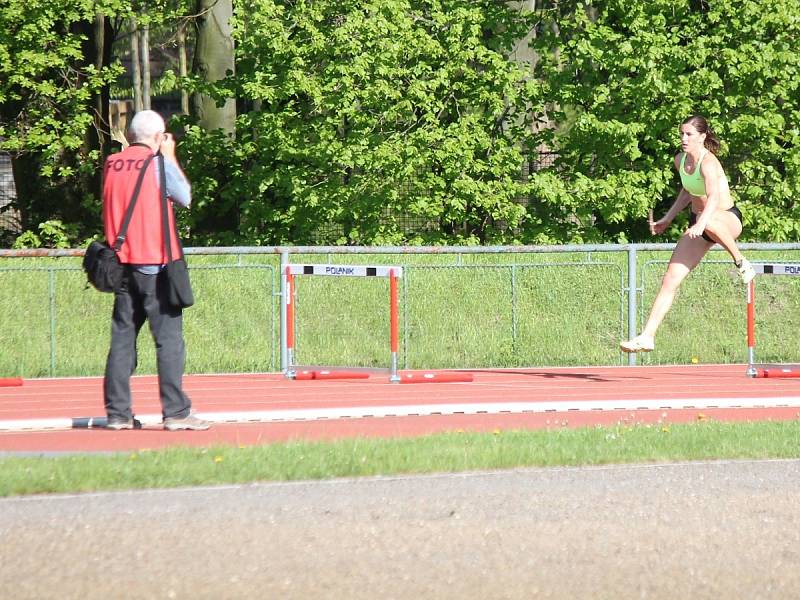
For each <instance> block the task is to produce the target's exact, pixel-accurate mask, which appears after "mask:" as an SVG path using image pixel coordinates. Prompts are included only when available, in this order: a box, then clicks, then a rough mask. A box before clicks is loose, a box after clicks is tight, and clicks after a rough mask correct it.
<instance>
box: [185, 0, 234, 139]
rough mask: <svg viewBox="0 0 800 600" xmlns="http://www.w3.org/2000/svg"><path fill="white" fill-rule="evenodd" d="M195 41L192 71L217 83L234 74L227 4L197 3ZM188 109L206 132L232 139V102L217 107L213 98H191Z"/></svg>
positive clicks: (218, 1) (211, 0) (200, 0)
mask: <svg viewBox="0 0 800 600" xmlns="http://www.w3.org/2000/svg"><path fill="white" fill-rule="evenodd" d="M197 13H198V14H199V15H201V16H200V17H199V18H198V19H197V41H196V45H195V53H194V65H193V66H192V71H193V73H195V74H196V75H199V76H200V77H201V78H202V79H204V80H205V81H209V82H214V81H218V80H220V79H223V78H224V77H226V76H227V75H228V74H229V72H230V73H231V74H232V73H233V72H234V61H233V38H232V37H231V26H230V19H231V16H232V15H233V5H232V1H231V0H197ZM192 109H193V111H194V115H195V116H196V117H197V119H198V123H199V124H200V126H201V127H203V128H204V129H206V130H209V131H211V130H214V129H222V130H223V131H225V132H227V133H228V134H229V135H231V136H233V135H234V132H235V122H236V102H235V101H234V100H233V99H232V98H229V99H228V100H226V101H225V103H224V104H223V105H222V106H221V107H219V106H217V103H216V101H215V100H214V99H213V98H210V97H208V96H205V95H203V94H194V96H193V99H192Z"/></svg>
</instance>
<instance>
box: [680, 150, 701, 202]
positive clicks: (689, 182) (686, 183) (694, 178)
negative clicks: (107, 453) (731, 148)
mask: <svg viewBox="0 0 800 600" xmlns="http://www.w3.org/2000/svg"><path fill="white" fill-rule="evenodd" d="M706 152H708V151H707V150H703V153H702V154H701V155H700V160H698V161H697V164H696V165H695V167H694V173H687V172H686V169H685V168H684V166H683V165H684V163H685V162H686V153H685V152H684V153H683V156H681V167H680V169H678V172H679V173H680V175H681V185H683V189H685V190H686V191H687V192H689V193H690V194H691V195H692V196H705V195H706V180H705V179H704V178H703V173H702V171H701V170H700V163H702V162H703V158H704V157H705V155H706Z"/></svg>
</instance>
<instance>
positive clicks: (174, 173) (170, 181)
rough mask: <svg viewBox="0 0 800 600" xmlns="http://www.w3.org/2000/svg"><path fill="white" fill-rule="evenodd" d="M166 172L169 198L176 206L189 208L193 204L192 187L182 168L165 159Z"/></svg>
mask: <svg viewBox="0 0 800 600" xmlns="http://www.w3.org/2000/svg"><path fill="white" fill-rule="evenodd" d="M158 167H159V165H158V163H156V177H158V176H159V173H158ZM164 171H166V177H167V196H168V197H169V199H170V200H172V201H173V202H174V203H175V204H179V205H180V206H183V207H184V208H188V207H189V205H190V204H191V203H192V186H191V185H190V184H189V180H188V179H186V176H185V175H184V174H183V171H181V169H180V167H178V165H176V164H175V163H174V162H172V161H171V160H167V159H166V158H165V159H164Z"/></svg>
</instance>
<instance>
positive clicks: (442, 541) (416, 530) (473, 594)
mask: <svg viewBox="0 0 800 600" xmlns="http://www.w3.org/2000/svg"><path fill="white" fill-rule="evenodd" d="M798 492H800V461H798V460H787V461H733V462H730V461H728V462H710V463H685V464H665V465H639V466H609V467H591V468H557V469H524V470H516V471H505V472H489V473H467V474H447V475H434V476H420V477H397V478H373V479H361V480H335V481H328V482H300V483H267V484H256V485H245V486H226V487H213V488H200V489H198V488H192V489H178V490H163V491H141V492H120V493H99V494H82V495H60V496H37V497H23V498H9V499H4V500H0V541H2V544H0V590H2V592H0V596H2V597H4V598H15V599H17V600H21V599H23V598H37V599H41V598H59V599H66V598H76V599H77V598H81V599H93V598H97V599H107V598H148V599H150V598H215V599H216V598H281V599H284V598H286V599H292V598H297V599H304V600H305V599H311V598H314V599H316V598H337V599H338V598H342V599H361V598H363V599H373V598H380V599H392V598H395V599H398V600H401V599H403V600H405V599H409V600H420V599H426V598H435V599H449V598H453V599H456V598H458V599H460V600H464V599H472V598H474V599H487V598H520V599H522V598H526V599H527V598H580V599H584V598H603V599H605V598H608V599H619V598H665V599H666V598H669V599H675V598H692V599H701V598H708V599H715V600H717V599H720V598H725V599H736V598H742V599H748V600H755V599H758V598H765V599H778V598H780V599H783V598H786V599H790V598H791V599H795V598H797V597H798V594H800V502H798V498H799V497H800V495H799V494H798Z"/></svg>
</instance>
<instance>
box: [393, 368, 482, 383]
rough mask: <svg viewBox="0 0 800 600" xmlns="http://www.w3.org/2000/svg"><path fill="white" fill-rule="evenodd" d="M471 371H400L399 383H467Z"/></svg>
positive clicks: (470, 377) (470, 376)
mask: <svg viewBox="0 0 800 600" xmlns="http://www.w3.org/2000/svg"><path fill="white" fill-rule="evenodd" d="M472 379H473V377H472V373H460V372H440V371H436V372H422V373H401V374H400V383H469V382H471V381H472Z"/></svg>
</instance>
